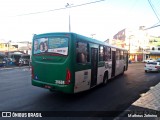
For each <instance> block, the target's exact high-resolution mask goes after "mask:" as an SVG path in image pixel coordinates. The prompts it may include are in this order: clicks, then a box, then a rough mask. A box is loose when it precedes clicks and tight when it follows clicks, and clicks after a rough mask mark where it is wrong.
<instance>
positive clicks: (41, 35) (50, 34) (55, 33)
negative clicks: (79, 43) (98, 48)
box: [33, 32, 126, 50]
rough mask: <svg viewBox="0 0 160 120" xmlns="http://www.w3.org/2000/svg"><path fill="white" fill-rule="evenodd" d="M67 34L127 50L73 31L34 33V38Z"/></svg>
mask: <svg viewBox="0 0 160 120" xmlns="http://www.w3.org/2000/svg"><path fill="white" fill-rule="evenodd" d="M67 34H70V35H71V34H72V35H77V38H80V39H85V40H86V41H89V42H92V43H96V44H101V45H105V46H110V47H112V48H116V49H121V50H126V49H124V48H119V47H116V46H113V45H111V44H108V43H106V42H103V41H100V40H96V39H93V38H90V37H86V36H84V35H80V34H77V33H73V32H52V33H43V34H34V37H33V39H37V38H40V37H44V36H53V35H56V36H59V35H67Z"/></svg>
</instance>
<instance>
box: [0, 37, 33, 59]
mask: <svg viewBox="0 0 160 120" xmlns="http://www.w3.org/2000/svg"><path fill="white" fill-rule="evenodd" d="M14 52H21V53H25V54H31V42H28V41H24V42H12V41H8V42H6V41H4V40H0V53H2V54H5V55H6V56H8V55H9V54H11V53H14Z"/></svg>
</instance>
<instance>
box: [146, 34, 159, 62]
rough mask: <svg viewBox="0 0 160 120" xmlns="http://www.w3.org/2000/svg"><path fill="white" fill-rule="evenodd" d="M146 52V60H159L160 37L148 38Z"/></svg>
mask: <svg viewBox="0 0 160 120" xmlns="http://www.w3.org/2000/svg"><path fill="white" fill-rule="evenodd" d="M147 51H148V52H149V54H148V55H147V58H152V59H157V58H160V37H155V36H150V37H149V48H148V49H147Z"/></svg>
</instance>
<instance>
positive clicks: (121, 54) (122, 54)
mask: <svg viewBox="0 0 160 120" xmlns="http://www.w3.org/2000/svg"><path fill="white" fill-rule="evenodd" d="M120 60H124V53H123V51H120Z"/></svg>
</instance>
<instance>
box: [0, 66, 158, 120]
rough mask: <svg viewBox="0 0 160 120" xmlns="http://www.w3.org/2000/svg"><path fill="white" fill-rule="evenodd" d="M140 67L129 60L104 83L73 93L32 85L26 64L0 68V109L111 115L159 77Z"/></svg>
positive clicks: (115, 114)
mask: <svg viewBox="0 0 160 120" xmlns="http://www.w3.org/2000/svg"><path fill="white" fill-rule="evenodd" d="M143 67H144V64H143V63H134V64H130V65H129V68H128V71H126V72H125V73H124V75H121V76H118V77H116V78H115V79H113V80H111V81H110V82H109V83H108V84H107V85H106V86H102V85H100V86H98V87H95V88H93V89H91V90H89V91H85V92H82V93H79V94H75V95H68V94H62V93H59V92H49V91H48V90H47V89H43V88H38V87H35V86H32V85H31V74H30V70H29V68H19V69H11V70H0V111H62V112H58V113H57V114H58V115H60V114H59V113H65V112H64V111H73V112H71V114H72V113H73V114H74V115H76V114H77V116H78V115H80V112H77V113H76V112H75V111H92V112H86V114H87V115H88V114H89V115H88V117H87V118H88V119H95V117H96V116H100V117H101V118H103V119H105V118H106V116H108V115H109V116H113V117H115V116H117V115H118V114H119V113H120V112H122V111H124V110H125V109H127V108H128V107H129V106H130V105H131V104H132V103H133V102H134V101H135V100H137V99H138V98H139V97H140V94H142V93H144V92H147V91H148V90H149V88H150V87H151V86H154V85H156V84H157V83H158V82H159V81H160V79H159V78H160V73H145V72H144V69H143ZM106 111H110V112H106ZM112 111H114V112H112ZM66 113H67V112H66ZM106 114H107V115H106ZM87 115H86V116H87ZM69 116H70V114H69ZM71 116H72V115H71ZM59 117H60V116H59ZM79 117H80V116H79ZM65 119H66V118H65Z"/></svg>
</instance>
